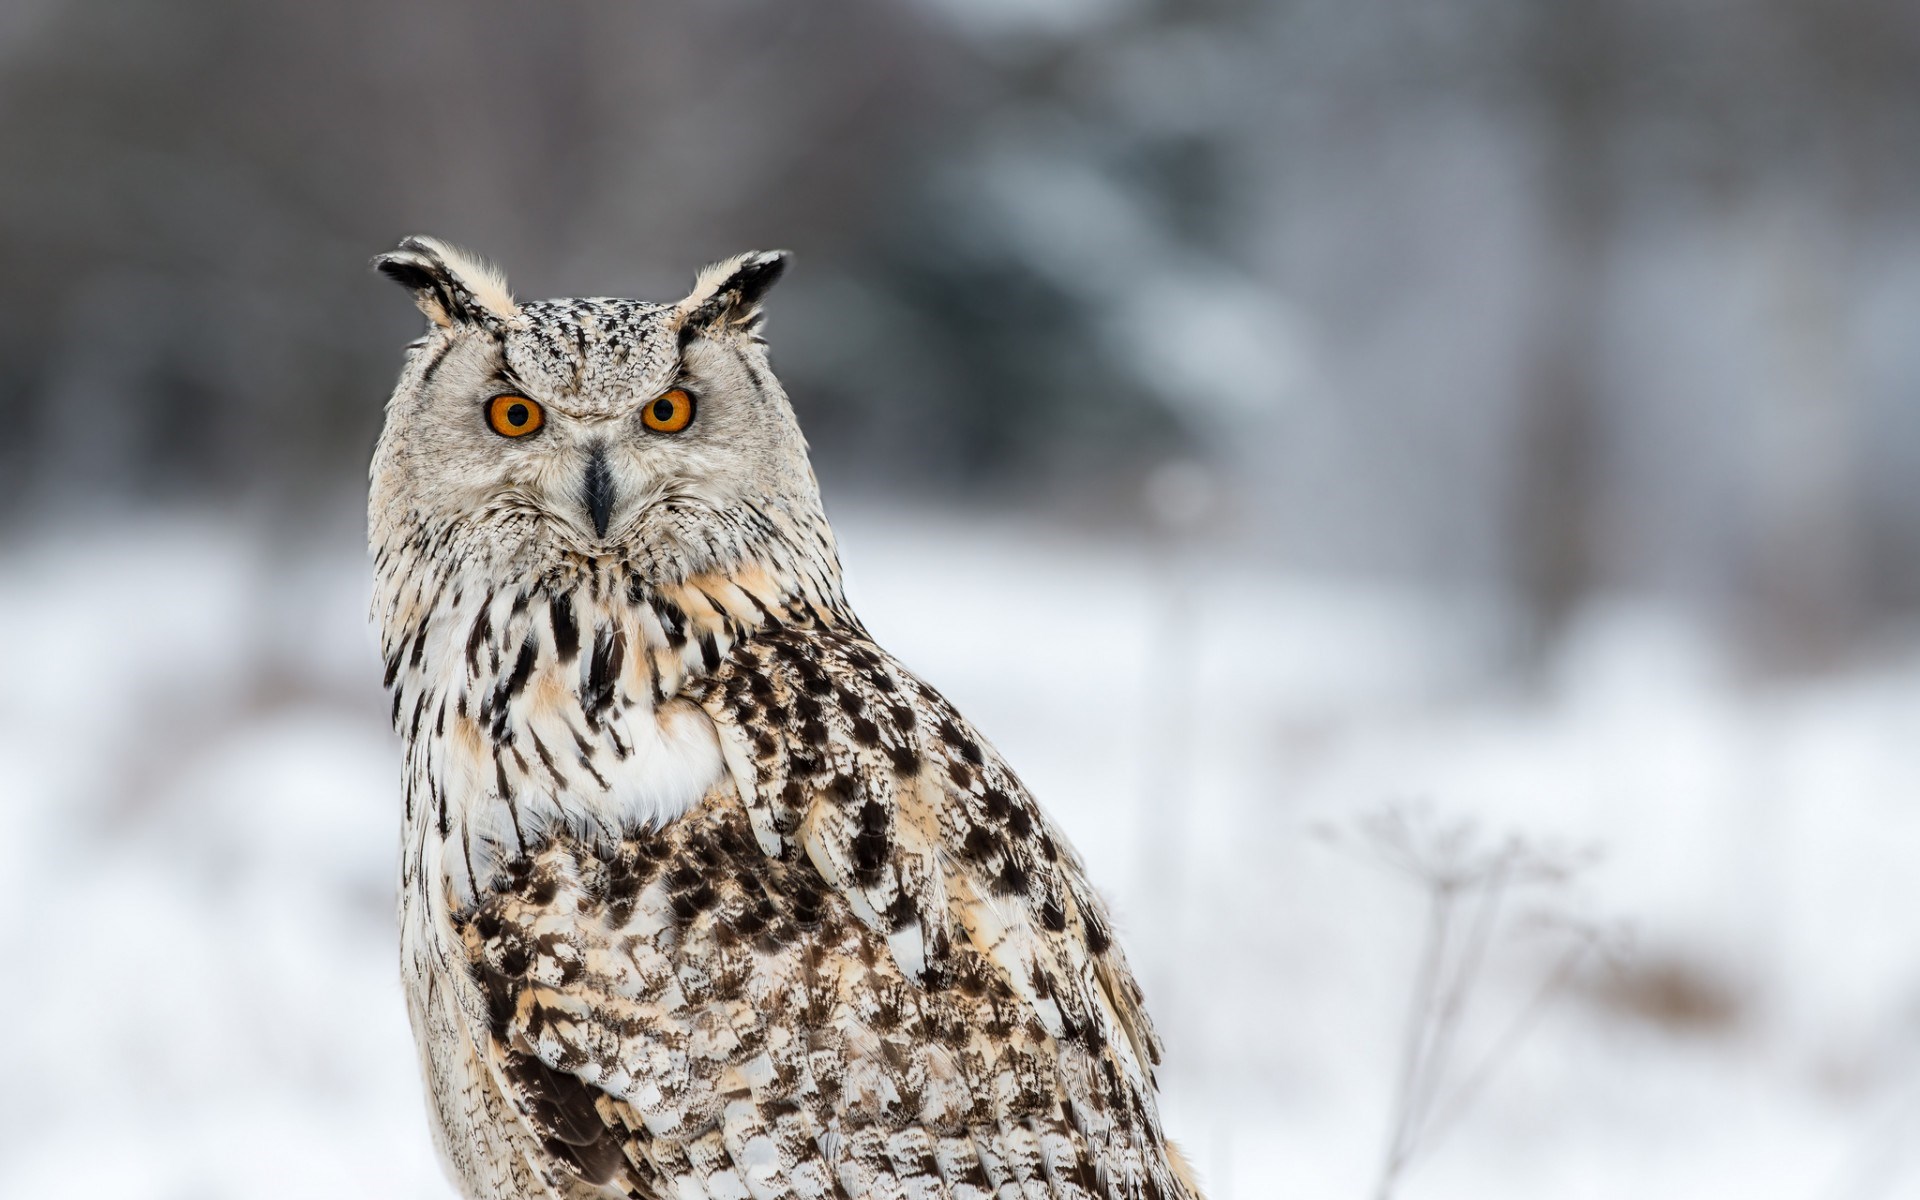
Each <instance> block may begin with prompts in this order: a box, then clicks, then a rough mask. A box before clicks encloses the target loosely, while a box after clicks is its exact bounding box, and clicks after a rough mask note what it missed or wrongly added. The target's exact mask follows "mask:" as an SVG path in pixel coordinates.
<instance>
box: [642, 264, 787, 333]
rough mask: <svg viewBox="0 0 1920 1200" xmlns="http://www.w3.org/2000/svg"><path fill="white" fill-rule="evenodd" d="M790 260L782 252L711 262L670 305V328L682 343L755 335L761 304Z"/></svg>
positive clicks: (758, 323) (758, 324) (758, 325)
mask: <svg viewBox="0 0 1920 1200" xmlns="http://www.w3.org/2000/svg"><path fill="white" fill-rule="evenodd" d="M792 257H793V256H792V255H791V254H789V253H787V252H786V251H785V250H756V251H751V252H749V253H746V254H740V255H735V256H734V257H733V258H729V259H726V260H725V261H723V262H717V263H714V264H713V265H712V266H710V267H708V268H707V269H706V270H704V271H702V272H700V275H699V278H697V279H695V280H694V281H693V291H691V292H689V293H687V295H686V297H685V298H684V299H682V300H681V301H680V303H678V304H676V305H675V306H674V314H673V320H672V327H673V328H674V329H676V330H678V331H679V333H680V338H681V340H682V341H683V342H684V341H685V340H686V339H687V338H689V337H691V336H693V335H694V334H696V333H732V332H742V333H745V334H747V335H749V336H756V331H757V330H758V329H759V327H760V317H761V309H760V305H761V302H762V301H763V300H764V299H765V298H766V294H767V291H768V290H769V289H770V288H772V287H773V285H774V284H775V283H778V282H779V281H780V276H781V275H782V274H784V273H785V272H786V269H787V262H788V260H789V259H791V258H792Z"/></svg>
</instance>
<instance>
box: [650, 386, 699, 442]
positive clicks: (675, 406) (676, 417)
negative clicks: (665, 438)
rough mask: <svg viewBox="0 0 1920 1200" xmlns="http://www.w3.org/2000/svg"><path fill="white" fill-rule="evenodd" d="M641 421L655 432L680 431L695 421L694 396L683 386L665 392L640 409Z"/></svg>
mask: <svg viewBox="0 0 1920 1200" xmlns="http://www.w3.org/2000/svg"><path fill="white" fill-rule="evenodd" d="M640 423H641V424H643V425H645V426H646V427H647V428H648V429H651V430H653V431H654V432H655V433H679V432H680V431H681V430H682V429H685V428H686V427H687V426H688V425H690V424H692V423H693V397H692V396H690V395H688V394H687V393H686V392H685V391H684V390H683V389H681V388H674V389H673V390H672V391H670V392H665V393H663V394H662V395H661V396H660V398H659V399H658V400H655V401H653V402H652V403H651V404H649V405H647V406H646V407H645V408H643V409H641V410H640Z"/></svg>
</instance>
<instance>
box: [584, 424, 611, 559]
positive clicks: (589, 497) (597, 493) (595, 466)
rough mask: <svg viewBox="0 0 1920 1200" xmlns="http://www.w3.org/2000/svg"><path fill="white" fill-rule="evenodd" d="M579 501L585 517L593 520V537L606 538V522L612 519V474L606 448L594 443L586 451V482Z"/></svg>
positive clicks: (601, 444)
mask: <svg viewBox="0 0 1920 1200" xmlns="http://www.w3.org/2000/svg"><path fill="white" fill-rule="evenodd" d="M581 499H582V500H584V501H585V502H586V506H587V515H588V516H590V517H592V518H593V535H594V536H595V537H605V536H607V522H609V521H611V520H612V519H613V500H614V496H613V472H612V471H611V470H609V469H608V467H607V448H606V446H605V445H604V444H603V443H600V442H595V443H593V446H592V447H591V448H590V449H589V450H588V451H587V481H586V487H585V488H583V489H582V492H581Z"/></svg>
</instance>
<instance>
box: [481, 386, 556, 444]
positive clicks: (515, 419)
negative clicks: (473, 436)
mask: <svg viewBox="0 0 1920 1200" xmlns="http://www.w3.org/2000/svg"><path fill="white" fill-rule="evenodd" d="M546 422H547V414H546V413H544V412H542V411H540V406H539V405H538V404H535V403H534V402H533V401H531V400H529V399H527V398H526V397H525V396H514V395H506V396H495V397H494V398H493V399H491V400H489V401H487V424H489V425H491V426H493V431H494V432H495V433H497V434H499V435H500V436H501V437H510V438H517V437H525V436H527V435H528V434H530V433H532V432H533V431H534V430H536V429H538V428H540V427H541V426H542V425H544V424H546Z"/></svg>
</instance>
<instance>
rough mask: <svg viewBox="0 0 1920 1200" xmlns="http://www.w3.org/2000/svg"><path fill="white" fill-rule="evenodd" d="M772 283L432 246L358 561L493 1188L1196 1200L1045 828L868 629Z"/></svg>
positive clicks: (447, 1026) (459, 1098)
mask: <svg viewBox="0 0 1920 1200" xmlns="http://www.w3.org/2000/svg"><path fill="white" fill-rule="evenodd" d="M786 263H787V257H786V255H785V254H784V253H777V252H776V253H754V254H745V255H742V256H740V257H738V258H734V259H731V260H729V261H726V262H722V263H720V264H718V265H716V266H713V267H710V268H708V269H707V270H705V271H703V272H702V273H700V275H699V276H698V278H697V280H696V281H695V283H694V286H693V290H692V291H691V292H690V293H688V294H687V295H686V296H685V297H684V298H682V299H680V300H679V301H677V302H673V303H666V304H652V303H642V302H638V301H633V300H619V299H574V300H544V301H537V302H527V303H517V302H516V301H515V300H514V298H513V296H512V295H511V293H510V292H509V291H508V288H507V285H506V282H505V281H504V279H503V278H502V277H501V276H500V275H498V274H497V273H495V272H494V271H493V270H492V269H491V268H489V267H488V266H486V265H484V264H483V263H481V262H479V261H477V260H476V259H474V258H472V257H470V256H468V255H466V254H464V253H462V252H460V251H458V250H456V249H454V248H453V247H451V246H448V245H446V244H445V243H442V242H439V241H435V240H432V239H428V238H409V239H407V240H406V241H404V242H402V243H401V244H400V246H399V247H398V248H397V249H395V250H394V251H392V252H390V253H388V254H384V255H381V256H380V257H378V258H377V259H376V260H375V265H376V266H377V267H378V269H379V270H380V271H382V272H383V273H385V274H386V275H388V276H390V277H391V278H392V279H394V280H396V281H397V282H399V283H400V284H402V285H403V286H404V287H406V288H407V289H408V290H410V291H411V292H412V294H413V299H414V302H415V303H416V304H417V305H418V306H419V308H420V309H421V310H422V311H423V312H424V313H425V314H426V315H427V317H428V319H429V322H430V324H429V327H428V329H427V332H426V335H425V336H424V337H422V338H421V339H419V340H418V341H416V342H414V343H413V344H412V346H411V347H410V348H409V353H408V358H407V362H406V366H405V368H404V369H403V371H402V373H401V376H400V380H399V383H398V385H397V386H396V388H395V390H394V392H393V396H392V399H391V400H390V401H389V403H388V406H387V414H386V424H385V429H384V431H383V433H382V435H381V437H380V441H379V444H378V448H377V449H376V451H375V454H374V459H373V465H372V482H371V490H370V502H369V509H370V513H369V537H370V541H371V543H372V550H373V562H374V571H375V598H374V615H375V619H376V620H377V622H378V624H379V627H380V634H381V645H382V651H383V654H384V658H385V675H386V680H385V682H386V687H387V688H388V690H389V691H390V693H391V696H392V704H393V709H392V713H393V723H394V727H395V729H396V730H397V731H398V733H399V735H400V737H401V739H402V741H403V744H404V748H405V765H404V793H403V794H404V809H405V816H404V826H403V828H404V834H403V850H402V856H401V869H400V881H399V910H400V928H401V957H402V973H403V978H404V981H405V991H406V998H407V1005H408V1013H409V1017H410V1019H411V1021H412V1026H413V1031H414V1036H415V1038H416V1041H417V1043H418V1046H419V1051H420V1057H421V1062H422V1066H423V1070H424V1072H425V1076H426V1082H427V1087H428V1092H429V1095H430V1098H431V1107H432V1115H433V1118H434V1121H433V1124H434V1127H435V1133H436V1138H437V1141H438V1144H439V1147H440V1150H441V1152H442V1154H443V1155H444V1157H445V1159H446V1161H447V1163H448V1165H449V1167H450V1170H451V1172H452V1174H453V1175H454V1177H455V1178H456V1180H457V1181H458V1183H459V1186H460V1187H461V1189H462V1190H463V1191H464V1193H465V1194H466V1195H467V1196H469V1197H473V1198H474V1200H506V1198H510V1197H511V1198H514V1200H519V1198H523V1197H565V1198H569V1200H572V1198H577V1197H589V1196H629V1197H649V1198H658V1200H667V1198H669V1197H671V1198H674V1200H747V1198H749V1197H751V1198H752V1200H822V1198H825V1197H842V1198H848V1197H860V1198H865V1197H885V1198H888V1200H894V1198H901V1200H905V1198H912V1200H933V1198H936V1197H953V1198H955V1200H974V1198H984V1197H989V1196H992V1197H1001V1198H1003V1200H1013V1198H1015V1197H1021V1198H1026V1200H1037V1198H1040V1197H1075V1198H1078V1197H1087V1198H1089V1200H1092V1198H1110V1200H1120V1198H1138V1200H1197V1197H1198V1196H1199V1192H1198V1190H1197V1188H1196V1186H1195V1184H1194V1182H1193V1179H1192V1176H1191V1173H1190V1172H1189V1171H1188V1169H1187V1168H1186V1166H1185V1165H1184V1164H1183V1162H1182V1159H1181V1157H1180V1155H1179V1153H1178V1152H1177V1151H1176V1150H1175V1148H1174V1147H1173V1145H1172V1144H1171V1143H1170V1142H1169V1141H1168V1140H1167V1138H1166V1135H1165V1134H1164V1132H1163V1131H1162V1127H1161V1121H1160V1117H1159V1113H1158V1106H1157V1100H1156V1095H1155V1081H1154V1070H1155V1066H1156V1064H1157V1063H1158V1062H1159V1061H1160V1054H1161V1048H1160V1044H1159V1042H1158V1040H1157V1039H1156V1037H1155V1034H1154V1031H1153V1027H1152V1025H1151V1024H1150V1023H1149V1022H1148V1019H1147V1015H1146V1013H1145V1011H1144V1010H1143V1008H1142V1002H1141V995H1140V990H1139V988H1138V987H1137V986H1136V984H1135V982H1134V979H1133V976H1132V974H1131V973H1130V972H1129V970H1128V967H1127V962H1126V959H1125V958H1124V957H1123V956H1122V954H1121V951H1120V947H1119V946H1118V944H1117V943H1116V942H1115V940H1114V935H1113V932H1112V924H1111V921H1110V919H1109V917H1108V914H1107V910H1106V908H1105V907H1104V906H1103V904H1102V903H1101V900H1100V898H1099V897H1098V896H1097V895H1096V894H1095V893H1094V891H1093V889H1092V887H1091V886H1090V885H1089V883H1088V881H1087V877H1086V872H1085V870H1084V868H1083V867H1082V865H1081V862H1080V860H1079V858H1078V857H1076V855H1075V853H1074V851H1073V849H1072V848H1071V847H1070V846H1069V845H1068V844H1067V841H1066V839H1065V838H1064V837H1063V836H1062V835H1061V833H1060V831H1059V829H1058V828H1057V827H1056V826H1055V825H1054V824H1053V823H1052V822H1051V821H1050V820H1049V819H1048V818H1047V816H1046V814H1045V813H1043V812H1042V811H1041V810H1040V808H1039V807H1038V806H1037V805H1036V804H1035V803H1034V800H1033V798H1032V797H1031V796H1030V795H1029V794H1028V793H1027V790H1026V788H1024V787H1023V786H1022V785H1021V783H1020V780H1019V779H1018V778H1017V777H1016V776H1015V775H1014V773H1013V771H1012V770H1011V769H1010V768H1009V767H1008V766H1007V764H1006V763H1005V762H1004V761H1002V760H1001V758H1000V756H999V755H998V754H996V753H995V752H994V750H993V748H992V747H991V746H989V745H988V744H987V742H986V741H985V739H983V738H982V737H981V736H980V735H979V733H977V732H976V731H975V730H974V728H973V727H972V726H971V725H970V724H968V722H967V720H966V718H964V717H962V716H961V715H960V714H959V713H958V712H956V711H955V710H954V708H953V706H952V705H950V704H948V703H947V701H946V700H945V699H943V698H942V697H941V696H940V694H939V693H938V692H936V691H934V690H933V688H931V687H929V686H928V685H927V684H926V683H924V682H922V681H921V680H920V679H919V678H917V677H916V676H914V675H913V673H912V672H910V671H908V670H907V669H906V668H905V667H903V666H902V665H901V664H900V663H899V662H898V661H896V660H895V659H894V658H893V657H892V656H891V655H889V654H888V653H887V652H886V651H885V650H882V649H881V648H880V647H879V646H877V645H875V644H874V642H873V640H872V639H871V638H870V637H869V636H868V634H867V631H866V629H865V628H864V627H863V626H862V625H861V623H860V619H859V618H858V617H857V616H856V615H855V614H854V612H853V610H852V609H851V608H850V607H849V606H848V603H847V599H846V596H845V594H844V592H843V590H842V586H841V576H840V565H839V557H838V552H837V550H836V548H835V542H834V535H833V531H832V529H831V528H830V527H829V526H828V524H827V520H826V517H825V515H824V513H823V511H822V509H821V504H820V495H819V488H818V485H817V484H816V482H815V480H814V475H813V470H812V467H811V465H810V464H809V462H808V458H807V447H806V441H805V439H804V438H803V437H802V436H801V432H800V428H799V425H798V423H797V421H796V420H795V417H794V413H793V409H792V408H791V406H790V405H789V403H788V400H787V397H786V394H785V393H784V392H783V391H782V389H781V386H780V383H779V381H778V380H777V379H776V378H775V376H774V374H773V371H772V369H771V368H770V366H769V364H768V357H767V352H766V346H765V343H764V342H763V340H762V338H761V334H760V329H761V317H762V302H763V299H764V297H765V296H766V294H767V291H768V289H769V288H770V287H771V286H772V284H773V283H774V282H775V281H776V280H777V279H778V278H779V277H780V275H781V272H782V270H783V269H784V268H785V266H786Z"/></svg>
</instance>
